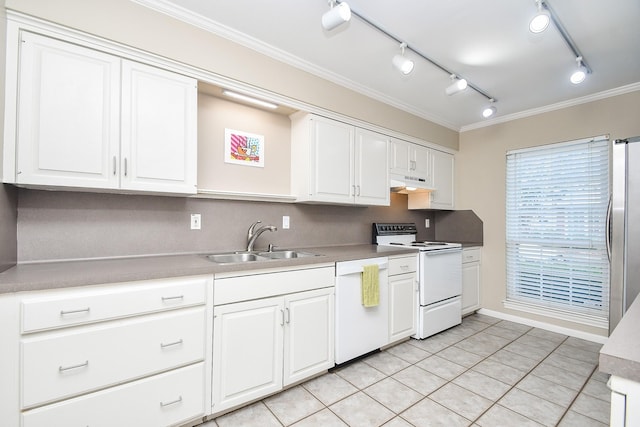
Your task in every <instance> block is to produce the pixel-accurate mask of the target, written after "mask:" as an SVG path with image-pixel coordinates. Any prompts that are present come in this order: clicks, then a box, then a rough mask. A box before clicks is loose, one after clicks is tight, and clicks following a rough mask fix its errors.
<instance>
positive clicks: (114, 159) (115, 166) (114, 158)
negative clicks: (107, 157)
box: [113, 156, 118, 176]
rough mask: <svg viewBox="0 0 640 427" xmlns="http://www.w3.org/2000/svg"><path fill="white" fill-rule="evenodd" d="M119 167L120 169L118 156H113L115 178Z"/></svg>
mask: <svg viewBox="0 0 640 427" xmlns="http://www.w3.org/2000/svg"><path fill="white" fill-rule="evenodd" d="M117 167H118V164H117V163H116V156H113V176H116V172H117V170H116V168H117Z"/></svg>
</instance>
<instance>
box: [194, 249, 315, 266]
mask: <svg viewBox="0 0 640 427" xmlns="http://www.w3.org/2000/svg"><path fill="white" fill-rule="evenodd" d="M313 256H318V254H314V253H311V252H304V251H294V250H275V251H269V252H267V251H265V252H242V251H237V252H225V253H219V254H210V255H205V257H206V258H207V259H208V260H209V261H213V262H217V263H219V264H235V263H244V262H253V261H268V260H272V259H292V258H304V257H313Z"/></svg>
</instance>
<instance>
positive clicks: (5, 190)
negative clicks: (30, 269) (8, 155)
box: [0, 184, 18, 272]
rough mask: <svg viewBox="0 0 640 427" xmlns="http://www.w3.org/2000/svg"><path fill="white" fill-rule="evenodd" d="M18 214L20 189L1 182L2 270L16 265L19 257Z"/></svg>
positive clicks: (0, 261)
mask: <svg viewBox="0 0 640 427" xmlns="http://www.w3.org/2000/svg"><path fill="white" fill-rule="evenodd" d="M17 215H18V190H17V189H16V188H15V187H14V186H12V185H7V184H0V272H2V271H4V270H6V269H7V268H9V267H12V266H14V265H15V264H16V261H17V259H18V248H17V246H18V245H17V242H18V238H17V228H16V222H17Z"/></svg>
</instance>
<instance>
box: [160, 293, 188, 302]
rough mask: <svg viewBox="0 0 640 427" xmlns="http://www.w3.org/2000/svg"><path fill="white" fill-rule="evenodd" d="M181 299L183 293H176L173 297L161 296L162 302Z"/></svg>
mask: <svg viewBox="0 0 640 427" xmlns="http://www.w3.org/2000/svg"><path fill="white" fill-rule="evenodd" d="M177 299H179V300H183V299H184V295H176V296H175V297H162V302H167V301H173V300H177Z"/></svg>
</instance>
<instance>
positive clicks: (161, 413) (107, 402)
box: [22, 363, 205, 427]
mask: <svg viewBox="0 0 640 427" xmlns="http://www.w3.org/2000/svg"><path fill="white" fill-rule="evenodd" d="M204 371H205V369H204V363H198V364H195V365H191V366H187V367H185V368H180V369H176V370H173V371H170V372H166V373H164V374H159V375H155V376H153V377H149V378H144V379H142V380H139V381H134V382H132V383H128V384H124V385H121V386H117V387H112V388H109V389H106V390H102V391H99V392H96V393H91V394H88V395H85V396H80V397H77V398H75V399H70V400H66V401H64V402H59V403H55V404H52V405H47V406H43V407H42V408H37V409H32V410H30V411H26V412H24V413H23V415H22V420H23V423H22V425H23V427H49V426H91V427H112V426H136V427H145V426H149V427H159V426H170V425H177V424H181V423H183V422H186V421H189V420H191V419H193V418H196V417H202V416H204V411H205V410H204V382H205V372H204Z"/></svg>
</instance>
